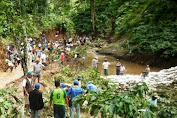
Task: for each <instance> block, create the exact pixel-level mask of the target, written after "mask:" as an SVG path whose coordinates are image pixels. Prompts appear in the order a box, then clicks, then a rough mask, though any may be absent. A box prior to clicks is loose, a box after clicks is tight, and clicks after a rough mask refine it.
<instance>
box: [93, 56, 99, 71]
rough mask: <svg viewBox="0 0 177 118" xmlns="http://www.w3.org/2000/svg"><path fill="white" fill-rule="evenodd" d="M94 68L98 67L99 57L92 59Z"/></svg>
mask: <svg viewBox="0 0 177 118" xmlns="http://www.w3.org/2000/svg"><path fill="white" fill-rule="evenodd" d="M92 68H93V69H98V58H97V57H95V58H94V59H92Z"/></svg>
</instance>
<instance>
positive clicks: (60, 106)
mask: <svg viewBox="0 0 177 118" xmlns="http://www.w3.org/2000/svg"><path fill="white" fill-rule="evenodd" d="M55 87H56V89H54V90H53V91H52V92H51V94H50V106H49V109H51V105H52V102H53V109H54V118H65V103H66V105H67V104H68V101H67V95H66V91H65V90H63V89H61V88H60V82H59V81H58V80H55Z"/></svg>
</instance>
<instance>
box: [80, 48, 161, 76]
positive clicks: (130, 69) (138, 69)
mask: <svg viewBox="0 0 177 118" xmlns="http://www.w3.org/2000/svg"><path fill="white" fill-rule="evenodd" d="M95 57H98V62H99V64H98V71H99V72H100V74H101V75H104V72H103V69H102V63H103V61H104V59H105V58H106V59H108V62H110V63H111V65H110V66H109V75H115V74H116V67H115V64H116V58H114V57H111V56H106V55H100V54H97V53H95V52H93V51H89V52H88V53H87V55H86V60H85V66H87V67H89V68H91V64H92V59H93V58H95ZM80 61H81V59H80ZM120 62H121V64H123V65H124V66H125V69H126V72H125V74H134V75H140V74H141V73H142V72H143V71H144V70H145V68H146V66H145V65H140V64H136V63H132V62H129V61H124V60H120ZM150 69H151V72H158V71H160V70H161V69H160V68H155V67H150Z"/></svg>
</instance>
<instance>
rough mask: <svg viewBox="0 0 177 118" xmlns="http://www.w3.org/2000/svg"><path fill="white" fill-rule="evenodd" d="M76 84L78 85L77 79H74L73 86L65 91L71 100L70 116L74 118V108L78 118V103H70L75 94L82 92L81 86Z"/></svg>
mask: <svg viewBox="0 0 177 118" xmlns="http://www.w3.org/2000/svg"><path fill="white" fill-rule="evenodd" d="M78 85H79V81H78V80H75V81H74V86H73V87H71V88H69V90H68V92H67V95H68V99H70V101H71V106H70V118H74V108H75V109H76V115H77V118H80V104H72V100H73V98H75V97H76V96H78V95H80V94H83V90H82V88H80V87H79V86H78Z"/></svg>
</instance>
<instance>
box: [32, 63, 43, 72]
mask: <svg viewBox="0 0 177 118" xmlns="http://www.w3.org/2000/svg"><path fill="white" fill-rule="evenodd" d="M42 67H43V65H42V64H40V63H38V64H36V63H35V64H34V71H35V73H40V71H41V69H42Z"/></svg>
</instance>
